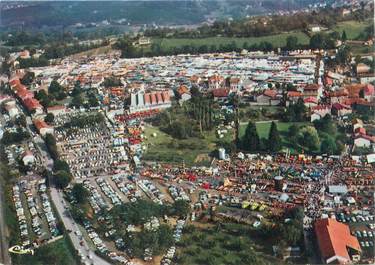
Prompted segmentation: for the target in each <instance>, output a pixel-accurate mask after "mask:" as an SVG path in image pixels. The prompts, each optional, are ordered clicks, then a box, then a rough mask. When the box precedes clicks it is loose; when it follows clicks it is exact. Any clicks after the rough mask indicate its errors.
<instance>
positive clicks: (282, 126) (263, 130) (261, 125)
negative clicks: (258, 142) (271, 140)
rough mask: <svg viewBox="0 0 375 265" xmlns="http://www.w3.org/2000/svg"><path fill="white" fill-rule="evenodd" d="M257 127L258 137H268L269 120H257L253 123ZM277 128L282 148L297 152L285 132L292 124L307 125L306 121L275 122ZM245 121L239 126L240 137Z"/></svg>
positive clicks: (243, 131)
mask: <svg viewBox="0 0 375 265" xmlns="http://www.w3.org/2000/svg"><path fill="white" fill-rule="evenodd" d="M255 124H256V127H257V132H258V135H259V138H260V139H268V135H269V132H270V129H271V121H267V122H257V123H255ZM276 124H277V129H278V131H279V132H280V136H281V140H282V145H283V148H288V149H290V151H291V153H297V152H296V150H294V148H293V146H292V144H291V143H290V142H289V139H288V135H287V132H288V130H289V127H290V126H292V125H293V124H296V125H299V126H302V125H309V124H310V123H308V122H276ZM246 126H247V123H242V124H241V126H240V138H241V137H242V136H243V135H244V134H245V130H246Z"/></svg>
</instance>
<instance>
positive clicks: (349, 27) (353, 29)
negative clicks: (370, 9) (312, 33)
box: [332, 20, 373, 40]
mask: <svg viewBox="0 0 375 265" xmlns="http://www.w3.org/2000/svg"><path fill="white" fill-rule="evenodd" d="M371 23H373V21H368V20H367V21H362V22H359V21H354V20H350V21H344V22H340V23H338V24H337V25H336V26H335V27H333V28H332V30H333V31H337V32H339V33H342V32H343V31H344V30H345V32H346V36H347V37H348V39H349V40H353V39H356V38H358V36H359V35H360V33H361V32H363V31H364V30H365V28H366V27H368V26H369V25H371Z"/></svg>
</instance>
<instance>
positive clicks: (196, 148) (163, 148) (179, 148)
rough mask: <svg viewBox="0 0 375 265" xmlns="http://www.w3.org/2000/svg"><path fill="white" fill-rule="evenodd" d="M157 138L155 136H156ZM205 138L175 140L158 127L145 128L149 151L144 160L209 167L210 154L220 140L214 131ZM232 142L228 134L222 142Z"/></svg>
mask: <svg viewBox="0 0 375 265" xmlns="http://www.w3.org/2000/svg"><path fill="white" fill-rule="evenodd" d="M155 133H156V136H153V135H155ZM205 135H206V136H205V137H204V138H196V137H192V138H189V139H182V140H178V139H174V138H172V137H171V136H170V135H168V134H166V133H164V132H162V131H160V130H159V129H158V128H157V127H153V126H147V127H146V128H145V137H146V139H145V144H146V146H147V151H146V152H145V154H144V159H145V160H148V161H164V162H172V163H182V162H184V163H185V164H186V165H193V164H194V165H208V164H209V163H210V161H211V158H210V157H209V154H210V153H211V152H212V151H215V150H216V148H217V142H218V140H219V139H218V138H217V137H216V135H215V132H214V131H211V132H208V133H206V134H205ZM230 140H231V135H230V133H228V134H227V135H226V136H225V137H224V138H222V139H220V141H227V142H229V141H230Z"/></svg>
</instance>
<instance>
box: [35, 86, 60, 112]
mask: <svg viewBox="0 0 375 265" xmlns="http://www.w3.org/2000/svg"><path fill="white" fill-rule="evenodd" d="M66 97H67V94H66V92H65V88H64V87H63V86H62V85H60V84H59V83H58V82H57V81H56V80H53V81H52V82H51V84H50V85H49V87H48V94H47V93H46V91H44V90H43V89H41V90H39V91H38V92H35V98H36V99H37V100H39V102H40V104H41V105H42V106H43V107H44V108H48V107H51V106H53V105H54V104H56V103H55V100H63V99H65V98H66Z"/></svg>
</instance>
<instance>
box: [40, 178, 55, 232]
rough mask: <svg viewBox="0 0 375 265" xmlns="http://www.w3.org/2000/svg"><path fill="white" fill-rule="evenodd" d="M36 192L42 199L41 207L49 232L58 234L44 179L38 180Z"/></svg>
mask: <svg viewBox="0 0 375 265" xmlns="http://www.w3.org/2000/svg"><path fill="white" fill-rule="evenodd" d="M38 192H39V195H40V198H41V200H42V207H43V211H44V214H45V216H46V218H47V222H48V226H49V229H50V232H51V234H52V236H57V235H58V234H59V230H58V229H57V223H56V218H55V216H54V214H53V211H52V207H51V203H50V200H49V196H48V194H47V193H46V189H45V179H43V180H41V181H40V182H39V187H38Z"/></svg>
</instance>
